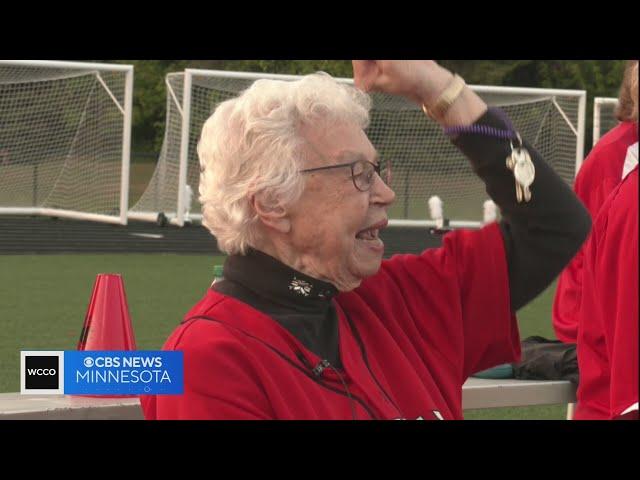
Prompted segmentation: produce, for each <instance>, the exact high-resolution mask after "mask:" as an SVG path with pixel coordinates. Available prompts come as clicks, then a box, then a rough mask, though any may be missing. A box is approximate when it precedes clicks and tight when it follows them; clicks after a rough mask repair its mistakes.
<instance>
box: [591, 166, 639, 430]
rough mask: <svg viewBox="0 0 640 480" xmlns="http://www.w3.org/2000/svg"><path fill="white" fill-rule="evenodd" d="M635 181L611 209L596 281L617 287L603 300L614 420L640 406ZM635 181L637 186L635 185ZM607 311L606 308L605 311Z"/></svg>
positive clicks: (622, 192)
mask: <svg viewBox="0 0 640 480" xmlns="http://www.w3.org/2000/svg"><path fill="white" fill-rule="evenodd" d="M633 175H634V176H635V178H634V179H632V178H630V179H629V180H630V181H629V182H628V183H626V184H625V185H623V186H622V187H621V189H620V192H619V195H618V198H616V202H615V204H613V206H612V210H611V214H610V218H609V224H608V225H607V231H606V237H605V238H604V239H603V243H602V245H603V250H604V252H603V255H602V258H599V259H598V265H597V270H596V272H595V274H596V278H597V279H598V278H599V279H600V282H599V283H600V285H602V284H603V283H605V282H606V283H607V285H615V287H616V292H615V295H614V296H613V297H611V298H604V299H603V307H606V306H607V305H608V304H610V303H612V304H613V305H611V306H612V307H613V308H612V309H611V310H612V311H603V314H604V316H603V317H602V318H603V320H604V321H607V316H608V315H610V316H611V318H610V325H607V326H606V328H605V338H606V340H607V353H608V354H609V364H610V366H611V387H610V406H611V417H612V418H614V417H617V416H619V415H621V414H622V412H623V411H624V410H626V409H627V408H628V407H629V406H630V405H632V404H633V403H636V402H638V182H637V178H638V175H637V171H636V172H635V174H633ZM633 180H635V182H634V181H633ZM603 310H605V308H603Z"/></svg>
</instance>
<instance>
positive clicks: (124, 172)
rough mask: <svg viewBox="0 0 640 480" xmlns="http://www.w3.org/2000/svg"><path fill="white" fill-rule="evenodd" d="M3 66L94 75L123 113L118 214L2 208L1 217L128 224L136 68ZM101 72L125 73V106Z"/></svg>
mask: <svg viewBox="0 0 640 480" xmlns="http://www.w3.org/2000/svg"><path fill="white" fill-rule="evenodd" d="M3 66H17V67H35V68H52V69H69V70H78V71H79V72H86V73H95V74H96V77H97V80H98V81H99V82H100V83H101V85H102V87H103V88H104V89H105V90H106V92H107V94H109V96H110V97H111V99H112V100H113V101H114V103H115V104H116V106H117V107H118V109H119V110H120V112H121V113H122V117H123V122H122V167H121V169H120V194H119V196H120V199H119V200H120V201H119V213H118V215H104V214H99V213H91V212H84V211H76V210H65V209H59V208H44V207H0V215H3V214H4V215H44V216H53V217H61V218H71V219H76V220H90V221H95V222H106V223H116V224H122V225H126V224H127V218H128V217H127V211H128V209H129V170H130V162H131V124H132V112H133V65H121V64H107V63H90V62H66V61H49V60H0V68H2V67H3ZM100 72H124V73H125V84H124V101H123V103H122V104H120V102H119V101H118V100H117V99H116V98H115V96H114V95H113V94H112V93H111V91H110V90H109V87H108V86H107V85H106V84H105V83H104V81H102V79H101V77H100V75H99V74H100Z"/></svg>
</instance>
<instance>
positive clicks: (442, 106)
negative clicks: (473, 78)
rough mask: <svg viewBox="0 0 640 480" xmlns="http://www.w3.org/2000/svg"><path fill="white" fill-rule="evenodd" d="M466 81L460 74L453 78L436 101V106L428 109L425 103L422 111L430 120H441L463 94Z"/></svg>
mask: <svg viewBox="0 0 640 480" xmlns="http://www.w3.org/2000/svg"><path fill="white" fill-rule="evenodd" d="M465 85H466V84H465V83H464V80H463V79H462V77H461V76H460V75H458V74H455V75H454V76H453V80H451V82H450V83H449V85H447V88H445V89H444V92H442V93H441V94H440V96H439V97H438V100H436V102H435V104H434V105H433V106H432V107H431V108H428V107H427V106H426V105H425V104H424V103H423V104H422V110H423V111H424V113H426V114H427V116H428V117H429V118H431V119H432V120H436V121H437V120H439V119H441V118H442V117H443V116H444V115H445V113H447V110H449V107H451V105H452V104H453V102H455V101H456V100H457V99H458V97H459V96H460V95H461V94H462V91H463V90H464V87H465Z"/></svg>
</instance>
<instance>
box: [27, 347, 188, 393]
mask: <svg viewBox="0 0 640 480" xmlns="http://www.w3.org/2000/svg"><path fill="white" fill-rule="evenodd" d="M183 370H184V361H183V353H182V352H181V351H141V350H136V351H38V350H36V351H21V352H20V393H21V394H30V395H34V394H35V395H38V394H40V395H141V394H142V395H144V394H149V395H180V394H182V393H183V389H184V381H183V375H184V371H183Z"/></svg>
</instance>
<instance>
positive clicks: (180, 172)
mask: <svg viewBox="0 0 640 480" xmlns="http://www.w3.org/2000/svg"><path fill="white" fill-rule="evenodd" d="M263 78H266V79H275V80H284V81H290V80H297V79H299V78H301V77H300V76H296V75H277V74H263V73H248V72H229V71H216V70H199V69H186V70H185V71H184V72H176V73H171V74H169V75H167V77H166V84H167V118H166V127H165V137H164V142H163V148H162V152H161V155H160V158H159V160H158V164H157V167H156V171H155V172H154V174H153V177H152V179H151V181H150V183H149V185H148V187H147V189H146V191H145V192H144V193H143V195H142V196H141V198H140V200H139V201H138V203H137V204H136V205H135V206H134V207H132V209H131V211H130V212H129V215H130V218H137V219H143V220H149V221H155V220H156V219H157V217H158V214H159V213H162V214H164V215H165V216H166V217H167V219H168V220H169V221H170V222H171V223H173V224H176V225H179V226H182V225H183V224H184V211H185V209H186V207H187V205H185V201H186V198H188V195H186V190H188V188H187V185H188V186H189V189H191V190H192V191H193V192H196V193H197V192H198V185H199V173H200V169H199V161H198V158H197V151H196V147H197V143H198V140H199V136H200V132H201V129H202V126H203V124H204V122H205V121H206V119H207V118H208V117H209V116H210V115H211V113H213V111H214V109H215V107H216V106H217V105H218V104H219V103H220V102H222V101H224V100H227V99H229V98H233V97H235V96H237V95H238V94H239V93H240V92H242V91H243V90H245V89H246V88H248V87H249V86H250V85H251V84H252V83H253V82H254V81H255V80H258V79H263ZM337 80H338V81H339V82H342V83H345V84H350V85H352V84H353V80H352V79H346V78H339V79H337ZM470 88H472V89H473V90H474V91H475V92H476V93H478V95H480V96H481V97H482V98H483V99H484V100H485V102H487V104H489V105H490V106H497V107H501V108H502V109H504V110H505V112H506V113H507V114H508V115H509V117H510V118H511V120H512V121H513V123H514V125H515V127H516V129H518V131H520V132H521V134H522V136H523V138H525V139H526V140H528V141H529V142H530V143H531V144H533V145H534V146H535V147H536V148H537V149H538V150H539V151H540V152H541V154H542V155H543V157H544V158H545V159H546V160H547V162H549V163H550V164H551V166H552V167H553V168H554V169H555V170H556V171H557V172H558V173H559V175H560V176H561V177H562V178H563V179H564V180H565V181H566V182H567V183H568V184H572V183H573V180H574V178H575V174H576V172H577V170H578V169H579V167H580V165H581V163H582V159H583V155H584V138H585V115H586V92H585V91H583V90H556V89H538V88H519V87H496V86H476V85H471V86H470ZM372 98H373V107H372V109H371V116H370V117H371V122H370V126H369V128H368V129H367V135H368V136H369V138H370V140H371V142H372V143H373V145H374V146H375V147H376V149H377V150H378V151H379V152H380V155H381V157H382V158H387V157H389V158H391V159H392V161H393V166H394V175H393V176H394V185H393V187H394V189H395V191H396V202H395V204H394V205H392V206H391V208H390V211H389V218H390V225H398V226H401V225H405V226H435V224H434V222H433V221H432V220H426V219H425V218H426V217H427V211H428V210H427V200H428V198H430V197H431V196H433V195H438V196H439V197H440V198H442V200H443V204H444V210H445V216H446V217H447V218H448V219H449V220H450V222H449V225H450V226H451V227H454V228H456V227H479V226H481V225H482V223H483V222H482V215H483V213H482V212H483V203H484V201H485V200H486V199H487V194H486V192H485V190H484V184H483V183H482V182H481V181H480V180H479V179H478V178H477V177H476V176H475V174H474V173H473V171H472V169H471V166H470V165H469V162H468V161H467V160H466V159H465V158H464V156H463V155H462V154H461V153H460V152H459V151H458V150H457V149H456V148H455V146H453V145H452V144H451V142H450V141H449V139H448V138H447V137H446V136H445V135H444V134H443V133H442V128H441V127H440V126H439V125H438V124H437V123H435V122H433V121H432V120H430V119H429V118H427V117H426V116H425V115H424V113H423V112H422V110H421V109H420V108H419V107H418V106H417V105H414V104H413V103H411V102H409V101H408V100H405V99H404V98H400V97H397V96H392V95H386V94H380V93H374V94H373V95H372ZM396 180H397V181H396ZM193 204H194V205H193V208H192V209H191V211H195V212H199V207H200V204H199V203H198V202H197V195H196V196H195V198H194V202H193ZM190 217H192V218H195V219H198V218H201V217H200V216H199V215H194V214H191V215H190ZM432 224H434V225H432Z"/></svg>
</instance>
